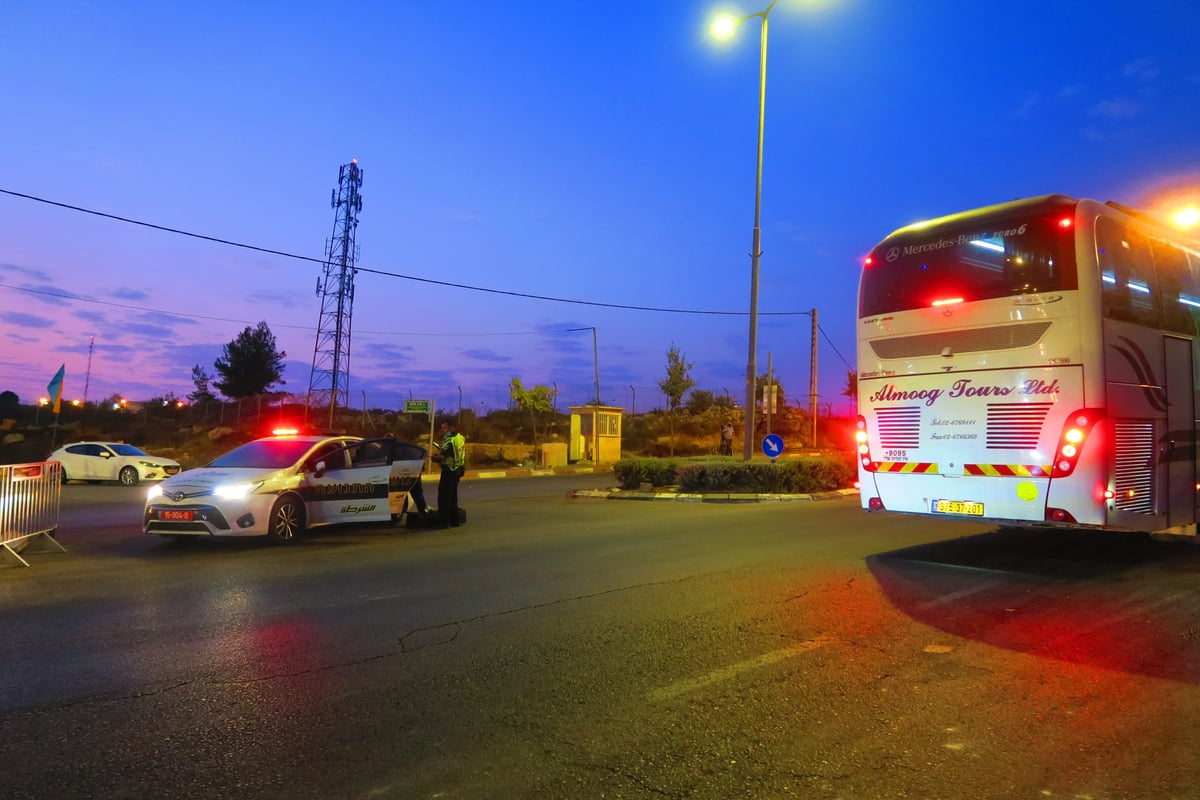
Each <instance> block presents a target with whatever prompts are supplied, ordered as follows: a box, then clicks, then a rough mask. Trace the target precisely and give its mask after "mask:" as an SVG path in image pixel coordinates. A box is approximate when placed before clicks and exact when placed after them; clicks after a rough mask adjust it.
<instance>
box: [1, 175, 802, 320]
mask: <svg viewBox="0 0 1200 800" xmlns="http://www.w3.org/2000/svg"><path fill="white" fill-rule="evenodd" d="M0 194H7V195H10V196H11V197H20V198H22V199H24V200H32V201H34V202H36V203H44V204H46V205H49V206H55V207H57V208H65V209H67V210H68V211H78V212H79V213H81V214H91V215H92V216H96V217H103V218H105V219H111V220H115V221H117V222H124V223H126V224H129V225H140V226H141V227H143V228H152V229H153V230H156V231H163V232H165V233H174V234H177V235H179V236H188V237H191V238H193V239H202V240H204V241H206V242H215V243H216V244H224V245H228V246H230V247H240V248H242V249H244V250H253V251H254V252H256V253H267V254H269V255H274V256H282V257H283V258H291V259H295V260H297V261H307V262H310V263H313V264H320V265H322V266H324V265H325V260H324V259H319V258H313V257H311V256H302V255H298V254H296V253H289V252H287V251H285V250H275V249H272V248H269V247H260V246H258V245H253V244H246V243H244V242H235V241H233V240H232V239H222V238H220V237H217V236H207V235H205V234H202V233H193V232H192V231H185V230H182V229H180V228H170V227H167V226H166V225H156V224H154V223H152V222H144V221H142V220H137V219H131V218H129V217H122V216H119V215H117V214H109V213H106V212H104V211H96V210H94V209H90V208H83V207H82V206H75V205H71V204H69V203H61V202H58V201H57V200H48V199H46V198H44V197H37V196H36V195H32V194H26V193H24V192H15V191H13V190H11V189H2V188H0ZM355 269H356V270H357V271H359V272H369V273H371V274H373V275H383V276H386V277H389V278H400V279H401V280H406V281H416V282H417V283H427V284H431V285H433V286H445V287H447V288H450V289H466V290H468V291H472V292H485V293H487V294H499V295H505V296H507V297H521V298H525V299H527V300H545V301H547V302H551V303H568V304H571V305H581V306H594V307H597V308H615V309H621V310H624V311H653V312H656V313H660V314H697V315H702V316H728V317H744V316H747V313H748V312H745V311H704V310H698V309H687V308H662V307H658V306H631V305H624V304H622V303H601V302H598V301H596V300H579V299H574V298H567V297H553V296H550V295H541V294H529V293H526V292H513V291H509V290H506V289H492V288H489V287H486V286H473V285H471V284H467V283H452V282H450V281H439V280H435V279H433V278H422V277H419V276H417V275H405V274H404V273H401V272H390V271H388V270H381V269H370V268H368V267H355ZM808 313H809V312H807V311H760V312H759V315H760V316H772V317H790V316H807V315H808Z"/></svg>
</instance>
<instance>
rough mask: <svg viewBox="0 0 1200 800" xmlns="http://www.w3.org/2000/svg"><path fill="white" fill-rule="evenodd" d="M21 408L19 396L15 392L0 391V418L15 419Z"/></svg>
mask: <svg viewBox="0 0 1200 800" xmlns="http://www.w3.org/2000/svg"><path fill="white" fill-rule="evenodd" d="M20 408H21V398H20V397H18V396H17V393H16V392H0V419H16V418H17V411H19V410H20Z"/></svg>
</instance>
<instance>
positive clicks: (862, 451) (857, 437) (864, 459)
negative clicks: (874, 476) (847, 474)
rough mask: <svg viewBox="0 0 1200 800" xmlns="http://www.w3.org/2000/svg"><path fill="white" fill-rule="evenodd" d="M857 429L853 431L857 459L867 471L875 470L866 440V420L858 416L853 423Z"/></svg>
mask: <svg viewBox="0 0 1200 800" xmlns="http://www.w3.org/2000/svg"><path fill="white" fill-rule="evenodd" d="M855 427H856V428H857V429H858V430H856V431H854V441H855V442H857V443H858V460H859V462H860V463H861V464H862V467H863V469H865V470H866V471H867V472H874V471H875V462H874V461H872V460H871V445H870V444H869V443H868V442H867V420H866V418H865V417H863V416H861V415H860V416H859V418H858V421H857V422H856V423H855Z"/></svg>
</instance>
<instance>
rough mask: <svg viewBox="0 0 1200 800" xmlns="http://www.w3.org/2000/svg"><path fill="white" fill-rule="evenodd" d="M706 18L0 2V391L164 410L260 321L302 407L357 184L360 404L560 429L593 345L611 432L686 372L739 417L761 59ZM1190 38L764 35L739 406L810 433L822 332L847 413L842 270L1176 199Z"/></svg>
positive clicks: (572, 9) (823, 351)
mask: <svg viewBox="0 0 1200 800" xmlns="http://www.w3.org/2000/svg"><path fill="white" fill-rule="evenodd" d="M765 5H766V0H757V2H755V3H754V4H752V5H744V6H742V7H741V9H740V11H741V13H751V12H755V11H759V10H761V9H762V8H763V7H764V6H765ZM724 7H725V8H730V9H735V10H736V9H737V6H736V4H734V5H729V4H726V5H725V6H724ZM715 8H717V6H714V5H713V4H710V3H706V2H702V1H701V0H640V2H633V1H632V0H613V1H611V2H606V3H584V2H574V1H573V0H567V1H566V2H559V3H545V2H537V3H533V2H524V0H516V1H515V2H491V1H490V0H486V1H485V0H462V1H461V2H454V3H429V2H426V3H416V2H405V1H403V0H399V1H398V2H391V3H353V2H351V3H313V2H287V3H281V2H251V3H245V2H237V3H233V2H221V1H220V0H218V1H217V2H212V3H202V4H195V3H192V4H177V3H141V2H137V3H135V2H56V0H34V1H27V0H8V1H7V2H5V3H4V4H3V6H2V7H0V20H2V24H0V75H2V76H3V79H2V80H0V104H2V107H3V108H4V111H5V114H4V124H3V125H2V126H0V152H2V153H3V162H4V166H3V170H2V171H0V391H3V390H11V391H14V392H16V393H17V394H18V395H19V396H20V399H21V401H22V402H24V403H33V402H35V401H36V399H37V398H38V397H40V396H42V395H44V394H45V393H46V384H47V383H48V382H49V381H50V379H51V378H52V377H53V376H54V373H55V371H56V370H57V369H58V367H59V365H60V364H65V365H66V381H65V390H64V399H75V398H82V397H83V396H84V391H85V381H86V382H87V399H88V400H91V401H95V400H100V399H102V398H104V397H107V396H110V395H113V394H121V395H124V396H126V397H128V398H129V399H130V400H144V399H148V398H150V397H153V396H161V395H164V394H166V393H168V392H173V393H175V394H176V395H179V396H186V395H187V394H188V393H189V392H192V391H194V388H195V387H194V386H193V384H192V382H191V370H192V367H193V365H197V364H199V365H201V366H203V367H204V368H205V369H206V370H207V371H208V372H209V373H210V374H214V372H215V371H214V369H213V362H214V361H215V360H216V359H217V358H218V357H220V355H221V349H222V346H223V345H224V344H226V343H228V342H229V341H230V340H232V339H233V338H234V337H236V336H237V334H238V333H239V332H240V331H242V330H243V329H244V328H245V327H246V326H253V325H256V324H257V323H258V322H259V321H262V320H265V321H266V322H267V324H268V325H269V326H270V327H271V329H272V331H273V332H274V333H275V335H276V337H277V340H278V346H279V348H280V349H282V350H285V351H286V353H287V358H286V364H287V367H286V370H285V373H284V379H285V381H286V385H285V386H281V387H277V388H280V389H282V390H286V391H290V392H293V393H295V394H296V395H298V396H299V397H301V398H302V397H303V396H304V395H305V394H306V392H307V390H308V386H309V379H310V370H311V367H312V362H313V350H314V346H315V344H316V329H317V324H318V315H319V312H320V300H319V298H318V296H317V295H316V292H315V289H316V287H317V284H318V281H319V279H320V277H321V275H322V270H321V266H320V264H318V263H314V261H313V260H312V259H318V260H319V259H321V258H322V257H323V256H324V249H325V243H326V240H327V239H329V238H330V237H331V236H332V235H333V233H334V231H333V226H334V211H333V209H332V208H331V207H330V202H329V200H330V194H331V190H333V189H334V188H335V187H336V186H337V178H338V168H339V166H340V165H342V164H346V163H348V162H350V161H351V160H352V159H357V160H358V163H359V165H360V166H361V167H362V169H363V171H364V176H365V177H364V181H363V185H362V196H363V209H362V212H361V214H360V215H359V227H358V233H357V237H358V246H359V253H360V255H359V261H358V266H360V267H363V268H366V269H369V270H371V272H361V273H359V275H358V276H357V279H356V284H355V285H356V295H355V300H354V314H353V337H352V352H351V378H350V395H351V396H350V405H351V406H353V407H355V408H358V407H361V406H362V405H363V401H364V393H365V401H366V404H367V405H368V406H369V407H370V408H384V409H396V408H399V407H401V406H402V405H403V401H404V400H406V399H408V398H409V397H412V398H416V399H430V398H431V399H434V400H436V402H437V404H438V406H439V408H442V409H454V408H457V407H458V404H459V397H460V391H461V398H462V404H463V406H464V407H471V408H474V409H476V410H481V409H482V410H488V409H493V408H503V407H505V406H506V405H507V399H508V396H507V387H508V384H509V381H510V380H511V379H512V378H513V377H518V378H520V379H521V380H522V382H523V383H525V384H526V385H527V386H528V385H532V384H544V385H547V386H552V387H554V386H556V387H557V389H558V392H559V394H558V397H559V402H558V405H559V407H560V408H565V407H566V406H568V405H572V404H584V403H587V402H590V401H591V400H592V399H593V398H594V394H595V389H594V388H593V358H592V335H591V331H590V330H583V331H578V330H577V331H570V330H569V329H578V328H591V327H594V328H595V329H596V331H597V341H598V345H599V347H598V365H599V383H600V398H601V401H602V402H604V403H611V404H614V405H618V406H624V407H625V408H626V409H630V407H631V406H632V405H633V404H634V401H635V398H636V408H637V410H639V411H645V410H648V409H650V408H653V407H663V406H664V405H665V401H664V399H663V397H662V394H661V392H660V391H659V390H658V387H657V384H658V382H659V381H660V380H662V378H663V377H664V375H665V372H666V353H667V350H668V349H669V348H670V347H672V346H676V347H678V348H679V349H680V351H681V352H682V353H683V355H684V356H685V358H686V359H687V360H688V361H689V362H691V363H692V364H693V365H694V366H693V368H692V377H693V379H694V380H695V381H696V382H697V384H698V387H699V388H704V389H709V390H711V391H713V392H716V393H717V394H724V393H725V392H728V393H729V394H730V395H731V396H732V397H733V398H734V399H735V400H736V401H737V402H739V403H741V402H742V401H743V400H744V397H745V372H746V361H747V343H748V316H747V312H748V309H749V300H750V258H749V251H750V244H751V229H752V226H753V213H754V177H755V173H754V169H755V141H756V132H757V121H758V58H759V24H758V21H757V20H751V21H749V22H747V23H745V24H743V25H742V26H741V28H740V30H739V31H738V35H737V37H736V38H735V39H734V40H733V41H731V42H728V43H725V44H722V45H716V44H714V43H713V42H711V41H710V40H709V39H708V37H707V36H706V28H707V25H708V22H709V21H710V19H711V16H712V13H713V11H714V9H715ZM1198 30H1200V4H1197V3H1195V2H1192V1H1191V0H1143V1H1142V2H1138V3H1130V2H1127V0H1124V1H1122V2H1117V1H1116V0H1092V2H1087V3H1084V2H1071V1H1068V2H1057V3H1048V2H1045V0H1036V1H1034V0H1007V1H1006V2H1002V3H980V2H966V1H964V0H906V1H902V0H823V1H822V2H820V3H814V2H812V0H808V2H805V1H804V0H779V3H778V5H777V6H776V7H775V9H774V10H773V11H772V13H771V16H770V42H769V58H768V66H767V104H766V124H765V153H764V167H763V195H762V242H763V256H762V260H761V279H760V289H759V312H760V315H761V316H760V319H759V328H758V344H759V348H758V366H759V371H760V372H765V371H766V368H767V360H768V354H769V355H770V358H771V361H772V364H773V367H774V371H775V373H776V375H777V376H778V377H779V379H780V381H781V383H782V384H783V386H784V389H785V391H786V393H787V395H788V399H789V402H792V403H794V402H797V401H798V402H799V403H800V404H801V405H803V406H804V407H807V393H808V375H809V365H810V332H811V320H810V316H809V315H808V312H809V311H810V310H811V309H813V308H816V309H817V312H818V319H819V322H820V326H821V329H822V336H821V338H820V342H819V351H818V352H819V357H818V365H819V372H820V402H821V404H822V407H823V408H824V407H825V405H826V404H831V405H832V407H833V408H834V409H836V410H838V411H842V412H845V411H848V410H849V408H850V405H849V400H848V398H845V397H843V396H842V392H843V389H844V387H845V385H846V372H847V370H848V369H851V368H852V367H853V365H854V358H855V345H854V333H855V296H856V292H857V287H858V278H859V269H860V266H861V259H862V257H863V256H864V255H865V254H866V253H867V252H868V251H869V250H870V249H871V247H872V246H873V245H874V244H876V243H877V242H878V241H879V240H880V239H882V238H883V237H884V236H886V235H887V234H889V233H890V232H891V231H893V230H894V229H896V228H898V227H900V226H902V225H906V224H908V223H911V222H914V221H917V220H920V219H924V218H928V217H932V216H939V215H942V214H947V213H951V212H955V211H960V210H965V209H967V208H971V207H975V206H980V205H987V204H991V203H997V202H1003V201H1007V200H1011V199H1015V198H1018V197H1030V196H1035V195H1041V194H1049V193H1056V192H1061V193H1064V194H1069V195H1072V196H1075V197H1090V198H1094V199H1097V200H1110V199H1111V200H1116V201H1118V202H1121V203H1124V204H1126V205H1132V206H1137V207H1143V208H1146V209H1147V210H1161V209H1162V208H1165V207H1166V205H1165V203H1166V202H1167V200H1168V199H1170V200H1175V199H1191V200H1193V201H1194V200H1195V199H1197V196H1198V193H1197V191H1195V190H1196V189H1198V188H1200V134H1198V133H1197V132H1198V131H1200V59H1198V58H1197V50H1196V46H1195V37H1196V32H1197V31H1198ZM1168 194H1169V195H1170V197H1169V198H1168ZM32 198H40V199H41V200H46V201H51V203H54V204H62V205H53V204H50V203H46V202H40V201H39V200H38V199H32ZM63 205H66V206H73V207H76V208H77V209H85V210H86V211H82V210H72V209H68V208H64V207H63ZM87 211H92V212H100V213H102V214H107V215H113V216H117V217H123V218H125V219H127V220H134V221H138V222H142V223H149V224H150V225H154V226H161V227H164V228H173V229H176V230H179V231H186V232H189V233H194V234H198V235H200V236H206V237H212V238H216V239H223V240H226V241H228V242H236V243H241V244H245V245H251V246H253V247H256V248H263V249H267V250H274V251H279V252H280V253H284V254H292V255H295V256H300V257H302V258H290V257H288V256H287V255H273V254H268V253H264V252H261V251H256V250H252V249H247V248H243V247H237V246H233V245H230V244H220V243H216V242H213V241H209V240H205V239H201V238H196V237H191V236H185V235H181V234H179V233H170V232H166V231H163V230H160V229H155V228H152V227H147V226H145V225H138V224H134V223H132V222H122V221H117V220H114V219H111V218H108V217H103V216H98V215H96V214H90V213H86V212H87ZM381 273H388V274H381ZM414 279H417V280H414ZM422 279H428V280H435V281H445V282H450V283H454V284H461V285H463V286H466V287H474V288H451V287H446V286H439V285H436V284H432V283H428V282H425V280H422ZM518 295H538V296H541V297H546V298H559V299H561V300H563V301H567V300H570V301H575V302H560V301H556V300H549V299H532V298H526V297H520V296H518ZM605 306H636V307H639V308H638V309H631V308H625V309H622V308H612V307H605ZM646 308H652V309H658V310H642V309H646ZM683 312H696V313H683ZM700 312H705V313H700ZM91 337H94V341H95V344H94V350H93V353H92V357H91V368H90V372H89V370H88V356H89V341H90V339H91Z"/></svg>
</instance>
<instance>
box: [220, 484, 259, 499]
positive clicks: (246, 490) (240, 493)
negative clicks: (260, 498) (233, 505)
mask: <svg viewBox="0 0 1200 800" xmlns="http://www.w3.org/2000/svg"><path fill="white" fill-rule="evenodd" d="M262 485H263V481H259V482H258V483H226V484H221V485H220V486H217V487H215V488H213V494H214V495H216V496H217V497H221V498H224V499H226V500H239V499H241V498H243V497H245V496H246V495H248V494H250V493H251V492H253V491H254V490H255V489H257V488H258V487H260V486H262Z"/></svg>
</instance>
